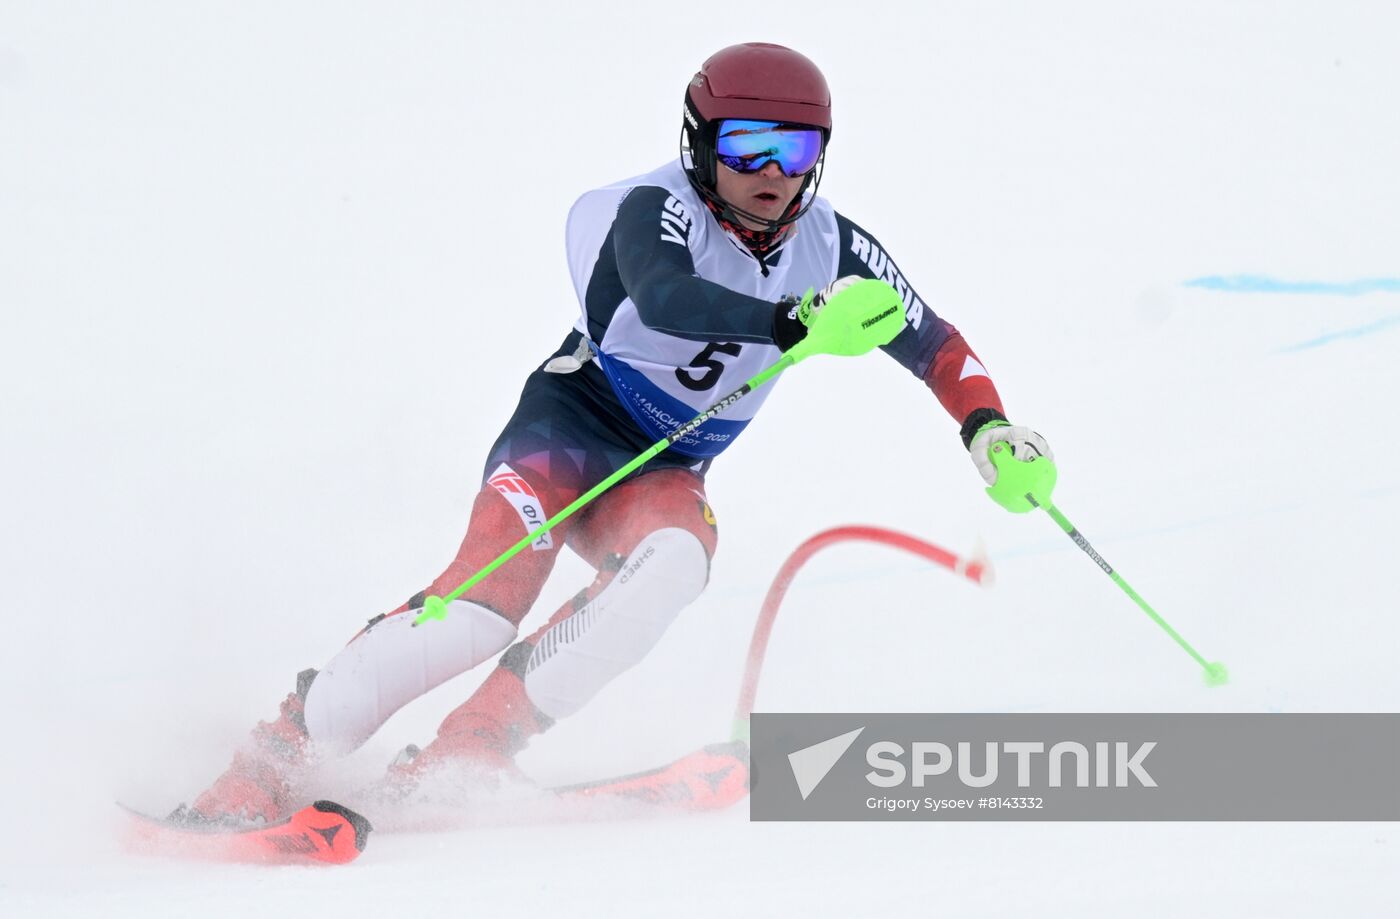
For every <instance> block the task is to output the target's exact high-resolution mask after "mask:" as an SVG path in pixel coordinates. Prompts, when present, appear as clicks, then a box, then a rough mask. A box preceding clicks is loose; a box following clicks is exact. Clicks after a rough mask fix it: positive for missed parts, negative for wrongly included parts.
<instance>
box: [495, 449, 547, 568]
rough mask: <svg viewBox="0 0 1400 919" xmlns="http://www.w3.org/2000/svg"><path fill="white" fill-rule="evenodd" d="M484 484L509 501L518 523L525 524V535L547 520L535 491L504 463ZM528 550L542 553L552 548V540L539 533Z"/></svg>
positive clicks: (545, 534)
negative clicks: (518, 518)
mask: <svg viewBox="0 0 1400 919" xmlns="http://www.w3.org/2000/svg"><path fill="white" fill-rule="evenodd" d="M486 483H487V484H488V485H490V486H491V487H492V488H494V489H496V491H498V492H500V493H501V497H503V498H505V499H506V500H507V501H509V502H510V506H511V507H513V508H515V513H516V514H517V515H519V517H520V522H521V523H523V524H525V532H526V533H533V532H535V530H537V529H539V527H540V525H541V524H543V523H544V522H545V520H546V519H547V518H546V517H545V515H544V506H543V505H542V504H540V497H539V495H537V494H535V490H534V489H533V488H531V487H530V483H529V482H527V481H525V479H524V478H523V477H521V475H520V473H518V472H516V471H515V470H514V469H512V468H510V466H508V465H506V464H505V463H501V465H499V466H497V467H496V469H495V471H494V472H492V473H491V477H490V478H488V479H487V480H486ZM530 548H531V549H532V550H533V551H535V552H544V551H546V550H548V549H552V548H554V540H553V539H551V538H550V535H549V533H547V532H546V533H541V534H540V536H539V538H538V539H536V540H535V541H534V542H533V543H531V544H530Z"/></svg>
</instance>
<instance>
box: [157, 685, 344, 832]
mask: <svg viewBox="0 0 1400 919" xmlns="http://www.w3.org/2000/svg"><path fill="white" fill-rule="evenodd" d="M315 678H316V671H315V670H303V671H302V672H301V673H299V674H297V688H296V692H294V693H291V694H290V695H288V696H287V698H286V699H285V700H283V702H282V704H281V706H280V711H279V713H278V716H277V718H276V720H274V721H260V722H258V726H257V727H255V728H254V729H253V731H252V733H251V735H250V736H249V742H248V744H247V745H246V746H245V747H244V748H243V749H241V750H239V751H238V752H237V753H235V754H234V756H233V762H232V763H231V764H230V765H229V767H228V769H227V770H225V771H224V773H223V775H221V776H219V777H218V778H217V779H215V780H214V784H212V785H210V786H209V788H208V789H207V790H206V791H205V792H204V793H203V794H201V795H200V796H199V797H197V798H196V799H195V801H194V804H193V805H190V806H186V805H184V804H182V805H180V806H179V807H178V808H176V810H175V812H174V813H172V814H171V815H170V819H172V820H175V821H178V822H182V823H203V824H217V825H220V826H239V827H247V826H259V825H263V824H268V823H276V822H278V821H279V820H283V819H285V818H286V817H287V816H289V815H290V814H291V813H292V812H293V811H294V810H295V808H296V805H297V802H296V801H294V800H293V799H292V795H293V791H292V784H293V782H294V780H295V779H296V777H297V774H298V773H299V772H301V771H302V770H303V769H304V768H305V766H306V759H307V746H308V744H307V734H306V720H305V718H304V717H303V712H304V710H305V706H306V694H307V692H308V691H309V690H310V689H311V683H312V681H313V680H314V679H315Z"/></svg>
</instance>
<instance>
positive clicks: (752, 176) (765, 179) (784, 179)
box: [715, 162, 805, 230]
mask: <svg viewBox="0 0 1400 919" xmlns="http://www.w3.org/2000/svg"><path fill="white" fill-rule="evenodd" d="M716 165H717V166H718V167H719V168H718V170H717V175H716V176H715V191H717V192H718V193H719V196H720V197H721V198H723V199H724V200H725V201H728V202H729V203H730V204H732V205H734V206H735V207H737V208H739V209H740V210H745V211H748V212H749V213H750V214H757V215H758V216H760V217H763V218H765V219H767V220H777V219H778V218H779V217H782V216H783V213H784V212H785V211H786V210H787V209H788V205H789V204H791V203H792V199H793V198H796V197H797V192H798V189H800V188H801V187H802V180H803V179H804V178H805V177H804V176H797V177H796V178H789V177H788V176H785V175H783V171H782V170H781V169H779V168H778V164H777V163H772V162H770V163H769V164H768V165H766V166H764V167H763V168H762V169H760V170H759V171H758V172H747V173H745V172H735V171H734V170H733V169H730V168H729V167H728V166H726V165H724V164H723V163H717V164H716ZM740 222H741V223H742V224H743V225H744V226H746V227H748V228H749V229H750V230H763V229H767V228H766V227H765V226H764V225H763V224H760V223H756V222H754V221H751V220H746V219H744V218H740Z"/></svg>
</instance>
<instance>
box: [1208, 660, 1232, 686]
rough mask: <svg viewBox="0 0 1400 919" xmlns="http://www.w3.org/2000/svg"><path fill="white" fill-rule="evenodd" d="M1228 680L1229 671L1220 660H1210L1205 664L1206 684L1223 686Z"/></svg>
mask: <svg viewBox="0 0 1400 919" xmlns="http://www.w3.org/2000/svg"><path fill="white" fill-rule="evenodd" d="M1228 682H1230V671H1228V670H1226V669H1225V665H1224V664H1222V663H1221V662H1220V661H1212V662H1211V663H1209V664H1206V685H1207V686H1224V685H1225V684H1226V683H1228Z"/></svg>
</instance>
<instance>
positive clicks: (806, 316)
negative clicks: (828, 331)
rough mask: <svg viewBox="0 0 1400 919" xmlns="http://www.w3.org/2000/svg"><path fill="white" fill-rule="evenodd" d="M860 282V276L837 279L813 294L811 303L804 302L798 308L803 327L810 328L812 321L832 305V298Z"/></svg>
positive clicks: (798, 315)
mask: <svg viewBox="0 0 1400 919" xmlns="http://www.w3.org/2000/svg"><path fill="white" fill-rule="evenodd" d="M859 280H860V275H858V274H848V275H846V276H845V277H843V278H837V279H836V280H834V281H832V282H831V283H830V284H828V285H826V286H825V287H823V288H822V289H821V290H819V291H817V292H816V293H815V294H813V295H812V299H811V301H810V302H807V301H803V303H802V304H801V305H800V306H799V307H798V313H797V318H798V319H800V320H802V324H803V325H806V326H810V325H811V324H812V320H813V319H815V318H817V313H820V312H821V311H822V307H824V306H826V305H827V304H828V303H830V302H831V300H832V298H833V297H835V296H836V295H837V294H839V293H840V292H841V291H843V290H845V289H846V288H847V287H850V286H851V285H852V284H854V283H855V282H857V281H859Z"/></svg>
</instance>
